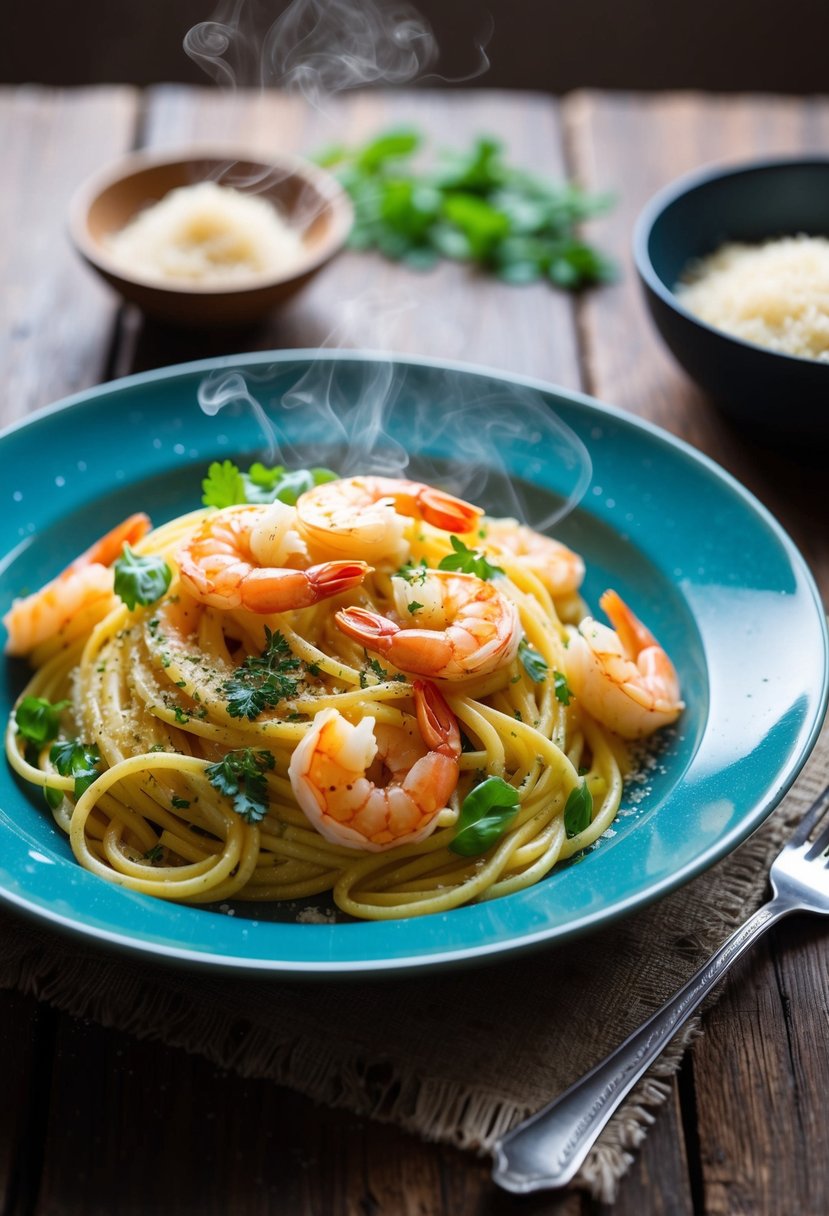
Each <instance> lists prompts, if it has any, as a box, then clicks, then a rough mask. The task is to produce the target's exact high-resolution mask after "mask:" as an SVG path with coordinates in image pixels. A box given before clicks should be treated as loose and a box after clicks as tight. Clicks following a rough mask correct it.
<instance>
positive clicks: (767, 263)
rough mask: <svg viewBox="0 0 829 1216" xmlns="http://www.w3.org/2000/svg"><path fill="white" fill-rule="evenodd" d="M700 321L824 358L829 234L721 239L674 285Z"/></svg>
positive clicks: (828, 326) (828, 356)
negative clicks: (742, 241)
mask: <svg viewBox="0 0 829 1216" xmlns="http://www.w3.org/2000/svg"><path fill="white" fill-rule="evenodd" d="M676 295H677V298H678V300H679V301H680V303H681V304H683V305H684V307H685V308H687V309H688V310H689V312H692V313H694V315H695V316H697V317H699V318H700V320H701V321H705V322H707V324H709V325H713V326H715V327H716V328H717V329H722V330H724V331H725V332H726V333H728V334H733V335H734V336H735V337H737V338H743V339H744V340H745V341H746V342H754V343H756V344H757V345H758V346H765V347H769V348H770V349H771V350H776V351H781V352H783V353H784V354H787V355H799V356H800V357H801V358H805V359H819V360H821V361H826V362H829V239H827V238H826V237H810V236H794V237H782V238H780V239H779V240H772V241H766V242H765V243H764V244H762V245H739V244H729V245H723V246H722V248H720V249H718V250H717V251H716V253H713V254H711V256H710V257H706V258H702V259H700V260H699V261H697V262H694V263H693V264H692V265H691V266H690V267H689V268H688V270H687V271H686V274H685V276H684V278H683V280H682V282H680V283H679V284H678V285H677V287H676Z"/></svg>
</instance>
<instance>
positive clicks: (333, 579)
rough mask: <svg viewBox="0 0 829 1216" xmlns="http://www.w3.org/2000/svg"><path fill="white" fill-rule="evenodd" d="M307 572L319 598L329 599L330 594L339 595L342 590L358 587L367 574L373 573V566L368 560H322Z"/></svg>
mask: <svg viewBox="0 0 829 1216" xmlns="http://www.w3.org/2000/svg"><path fill="white" fill-rule="evenodd" d="M305 573H306V574H307V576H308V581H309V582H310V584H311V586H312V587H313V588H314V591H315V592H316V593H317V598H318V599H327V598H328V597H329V596H332V595H339V594H340V593H341V592H342V591H350V590H351V588H352V587H358V586H359V585H360V583H361V582H362V581H363V579H364V578H365V577H366V575H367V574H370V573H371V566H369V565H368V563H367V562H351V561H338V562H320V564H319V565H317V566H310V567H309V568H308V569H307V570H306V571H305Z"/></svg>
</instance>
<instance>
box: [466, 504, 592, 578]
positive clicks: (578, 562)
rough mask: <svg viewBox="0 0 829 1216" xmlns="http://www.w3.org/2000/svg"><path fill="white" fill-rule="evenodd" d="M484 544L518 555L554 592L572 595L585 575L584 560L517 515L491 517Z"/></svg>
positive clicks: (492, 549) (491, 549) (489, 547)
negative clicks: (523, 522)
mask: <svg viewBox="0 0 829 1216" xmlns="http://www.w3.org/2000/svg"><path fill="white" fill-rule="evenodd" d="M485 526H486V536H485V537H484V539H483V547H484V549H485V550H486V551H491V552H492V553H494V554H495V555H496V556H497V555H499V554H501V553H504V552H505V553H508V554H511V555H512V556H513V557H517V558H518V560H519V563H520V564H521V565H522V566H526V567H527V569H528V570H531V571H532V572H533V574H535V575H537V576H538V578H539V580H540V581H541V582H542V583H543V585H544V586H545V587H546V588H547V590H548V591H549V592H550V595H553V596H564V595H572V594H573V592H575V591H578V589H579V587H580V586H581V584H582V580H583V579H584V562H583V561H582V559H581V558H580V557H579V555H578V553H574V552H573V550H572V549H568V548H567V546H566V545H563V544H562V543H561V541H558V540H554V539H553V538H552V536H543V535H542V534H541V533H540V532H535V531H533V529H532V528H528V527H527V526H526V524H519V523H518V521H517V520H515V519H488V520H487V521H486V525H485Z"/></svg>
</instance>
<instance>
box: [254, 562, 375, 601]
mask: <svg viewBox="0 0 829 1216" xmlns="http://www.w3.org/2000/svg"><path fill="white" fill-rule="evenodd" d="M370 570H371V567H370V566H368V565H367V564H366V563H365V562H351V561H339V562H321V563H320V564H319V565H317V566H309V568H308V569H307V570H291V569H284V570H278V569H275V570H269V569H267V568H264V567H262V568H258V569H254V570H251V572H250V573H249V574H248V576H247V577H246V578H245V580H244V582H243V583H242V584H241V585H240V598H241V606H242V607H243V608H247V609H248V611H250V612H258V613H262V614H265V613H272V612H290V611H293V610H294V609H298V608H310V607H312V605H314V604H318V603H319V601H320V600H324V599H329V598H330V597H331V596H333V595H339V594H340V593H341V592H342V591H348V590H349V589H350V588H352V587H356V586H358V584H359V583H361V582H362V581H363V579H364V578H365V576H366V575H367V574H368V573H369V571H370Z"/></svg>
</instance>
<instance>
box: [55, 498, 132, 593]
mask: <svg viewBox="0 0 829 1216" xmlns="http://www.w3.org/2000/svg"><path fill="white" fill-rule="evenodd" d="M151 527H152V523H151V522H150V517H149V515H145V514H144V512H143V511H137V512H136V514H135V515H130V516H129V518H127V519H125V520H124V521H123V522H122V523H120V524H116V526H115V527H114V528H112V529H111V530H110V531H109V532H107V534H106V536H102V537H101V538H100V539H99V540H96V541H95V543H94V545H90V546H89V548H88V549H85V550H84V552H83V553H81V554H80V555H79V556H78V557H76V558H75V560H74V561H73V562H72V563H71V564H70V565H68V566H67V567H66V569H65V570H64V571H63V573H64V574H71V573H73V572H74V571H75V570H80V569H81V568H82V567H83V566H90V565H92V563H93V562H97V563H98V564H99V565H101V566H111V565H112V563H113V562H114V561H115V559H116V558H117V557H119V556H120V555H121V552H122V550H123V548H124V545H125V544H126V545H134V544H136V542H137V541H139V540H141V538H142V536H146V534H147V533H148V532H149V530H150V528H151ZM61 577H62V576H61Z"/></svg>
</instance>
